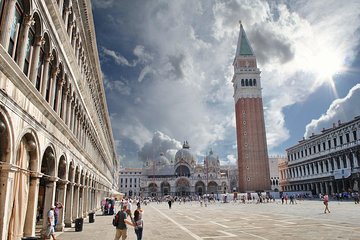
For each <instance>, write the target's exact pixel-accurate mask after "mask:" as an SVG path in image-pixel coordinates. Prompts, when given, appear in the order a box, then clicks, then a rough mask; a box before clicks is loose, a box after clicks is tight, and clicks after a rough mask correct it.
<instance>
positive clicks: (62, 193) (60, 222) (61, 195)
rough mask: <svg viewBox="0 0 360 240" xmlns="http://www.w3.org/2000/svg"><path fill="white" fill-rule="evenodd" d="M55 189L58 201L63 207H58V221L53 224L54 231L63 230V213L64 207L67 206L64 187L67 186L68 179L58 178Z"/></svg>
mask: <svg viewBox="0 0 360 240" xmlns="http://www.w3.org/2000/svg"><path fill="white" fill-rule="evenodd" d="M57 185H58V186H57V190H58V202H60V203H62V204H63V208H62V209H60V211H59V216H58V223H57V225H56V226H55V230H56V231H63V229H64V227H65V223H64V219H65V214H64V209H65V208H66V207H67V206H66V193H67V191H66V189H67V186H68V181H64V180H61V181H60V180H59V181H58V182H57Z"/></svg>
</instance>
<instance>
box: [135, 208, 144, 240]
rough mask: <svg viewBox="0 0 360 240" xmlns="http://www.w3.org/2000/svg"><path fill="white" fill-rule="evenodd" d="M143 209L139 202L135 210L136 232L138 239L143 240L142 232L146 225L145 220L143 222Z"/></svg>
mask: <svg viewBox="0 0 360 240" xmlns="http://www.w3.org/2000/svg"><path fill="white" fill-rule="evenodd" d="M143 212H144V211H143V210H142V209H141V207H140V203H138V204H137V208H136V210H135V211H134V223H135V226H136V227H135V234H136V237H137V240H141V239H142V234H143V227H144V222H143V218H142V215H143Z"/></svg>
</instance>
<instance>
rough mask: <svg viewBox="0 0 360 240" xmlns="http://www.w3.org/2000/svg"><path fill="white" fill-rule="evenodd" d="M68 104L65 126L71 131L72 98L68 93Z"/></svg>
mask: <svg viewBox="0 0 360 240" xmlns="http://www.w3.org/2000/svg"><path fill="white" fill-rule="evenodd" d="M68 101H69V104H68V109H67V113H66V114H67V116H66V122H67V125H68V127H69V129H70V131H71V127H72V115H73V112H74V98H73V96H72V95H71V93H69V100H68Z"/></svg>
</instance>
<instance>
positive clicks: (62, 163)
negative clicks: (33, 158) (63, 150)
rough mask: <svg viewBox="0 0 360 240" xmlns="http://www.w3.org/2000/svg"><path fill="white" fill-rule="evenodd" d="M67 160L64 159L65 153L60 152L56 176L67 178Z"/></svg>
mask: <svg viewBox="0 0 360 240" xmlns="http://www.w3.org/2000/svg"><path fill="white" fill-rule="evenodd" d="M66 168H67V161H66V155H65V154H62V155H61V156H60V159H59V164H58V174H57V177H58V178H60V179H62V180H66V178H67V173H68V172H67V170H66Z"/></svg>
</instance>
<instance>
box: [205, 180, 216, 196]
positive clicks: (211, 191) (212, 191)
mask: <svg viewBox="0 0 360 240" xmlns="http://www.w3.org/2000/svg"><path fill="white" fill-rule="evenodd" d="M207 192H208V194H215V193H218V184H217V183H216V182H214V181H211V182H209V184H208V191H207Z"/></svg>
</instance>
